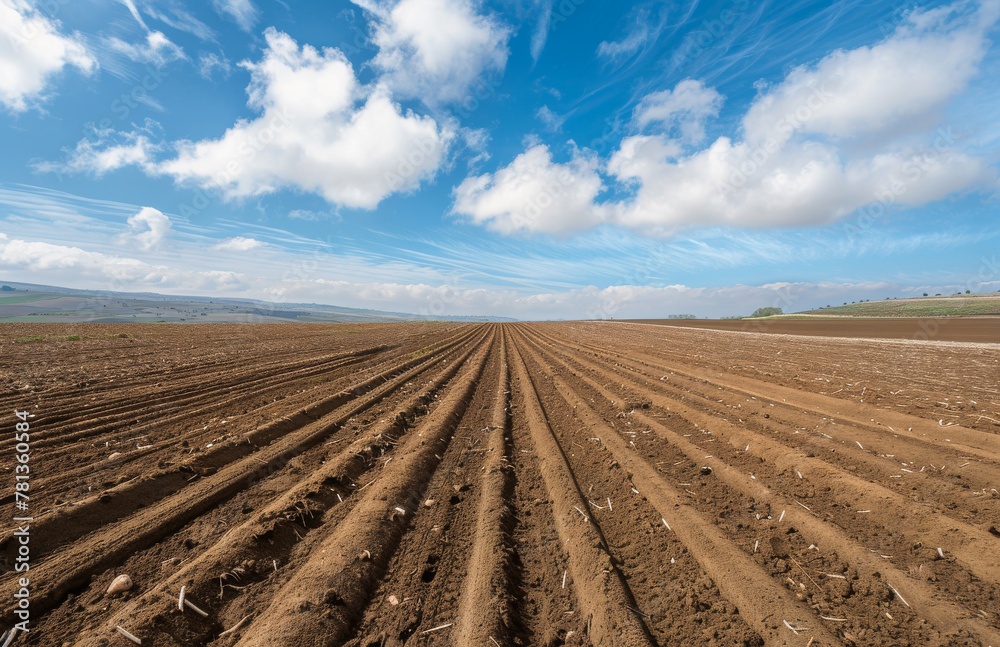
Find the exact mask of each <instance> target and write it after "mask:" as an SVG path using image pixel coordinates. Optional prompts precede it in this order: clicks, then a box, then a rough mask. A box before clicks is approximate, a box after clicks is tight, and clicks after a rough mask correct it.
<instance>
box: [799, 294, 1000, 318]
mask: <svg viewBox="0 0 1000 647" xmlns="http://www.w3.org/2000/svg"><path fill="white" fill-rule="evenodd" d="M797 314H806V315H839V316H848V317H947V316H956V315H989V314H994V315H1000V292H993V293H991V294H963V295H957V294H956V295H952V296H940V297H918V298H915V299H889V300H888V301H869V302H866V303H851V304H848V305H846V306H835V307H833V308H821V309H819V310H806V311H805V312H800V313H797Z"/></svg>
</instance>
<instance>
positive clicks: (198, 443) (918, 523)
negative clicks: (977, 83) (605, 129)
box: [0, 322, 1000, 647]
mask: <svg viewBox="0 0 1000 647" xmlns="http://www.w3.org/2000/svg"><path fill="white" fill-rule="evenodd" d="M827 323H831V322H824V324H827ZM119 334H126V335H128V336H127V337H118V336H117V335H119ZM72 335H83V337H84V338H83V339H79V340H70V339H67V338H68V337H70V336H72ZM38 336H42V337H46V341H37V342H32V341H27V339H28V338H32V337H38ZM17 340H21V341H17ZM0 348H2V349H3V351H4V352H3V353H2V354H0V371H2V372H0V400H2V405H0V410H4V411H8V412H9V413H8V414H7V415H8V418H9V419H8V427H9V428H10V430H11V431H12V432H13V429H14V424H15V422H17V420H16V419H15V418H14V416H13V414H12V413H10V412H12V411H13V410H14V409H17V410H28V411H31V412H33V413H34V414H35V417H34V418H32V419H31V421H30V422H31V462H30V466H31V480H30V483H31V490H30V496H31V499H30V510H29V512H28V513H27V514H30V515H31V516H32V517H33V518H34V521H33V522H31V524H30V525H31V530H30V538H31V539H30V557H31V562H30V564H31V570H30V572H29V573H27V575H28V576H29V577H30V589H31V597H30V609H31V624H30V628H31V631H30V632H29V633H27V634H25V633H18V634H17V637H16V641H15V642H14V644H15V645H46V646H48V645H55V646H61V645H74V646H80V647H84V646H87V647H90V646H97V645H109V646H113V645H128V644H131V643H130V642H129V641H128V639H126V638H125V637H124V636H123V635H122V634H120V633H118V631H117V630H116V626H120V627H121V628H123V629H125V630H127V631H128V632H131V633H132V634H134V635H135V636H137V637H138V638H139V639H141V641H142V645H145V646H150V645H152V646H177V645H212V646H231V645H240V646H244V647H263V646H264V645H268V646H270V645H288V646H292V645H295V646H299V645H303V646H313V645H350V646H351V647H387V646H390V645H395V646H399V645H411V646H412V645H486V646H489V645H497V646H504V647H506V646H509V645H510V646H512V645H542V646H546V647H548V646H555V645H601V646H603V645H625V646H631V645H706V646H707V645H717V646H722V645H755V646H756V645H797V646H801V647H806V646H809V647H819V646H821V645H876V644H877V645H880V646H882V645H884V646H887V647H890V646H902V645H917V644H919V645H949V646H950V645H981V646H983V647H986V646H989V645H1000V564H998V562H997V560H996V559H995V557H994V555H995V554H996V552H997V550H998V548H1000V530H998V529H1000V493H998V492H997V489H996V488H997V487H998V484H1000V387H998V382H1000V380H998V378H1000V345H996V344H983V343H978V344H971V343H969V344H962V343H954V342H937V341H931V342H927V341H918V342H914V341H894V340H883V341H870V340H862V339H834V338H820V337H802V336H788V335H774V334H765V333H760V332H732V331H719V330H707V329H701V328H694V327H683V326H675V327H664V326H650V325H637V324H629V323H618V322H616V323H596V322H592V323H552V324H465V325H462V324H440V323H415V324H333V325H330V324H293V325H239V324H215V325H186V326H185V325H165V324H150V325H142V324H133V325H130V326H124V325H101V324H92V325H88V326H84V327H80V326H61V325H59V326H56V325H39V324H5V325H0ZM4 438H5V439H4V440H3V441H2V442H0V445H2V446H3V450H4V451H5V452H6V454H5V455H6V456H7V457H8V458H6V459H4V461H3V462H2V463H0V466H2V469H3V473H4V474H6V476H5V477H4V479H3V483H4V486H3V489H2V490H0V498H2V500H3V504H4V506H5V507H6V509H7V510H8V511H13V509H14V505H13V504H14V495H13V492H14V463H13V456H14V453H15V447H14V445H15V443H14V438H13V433H10V434H6V435H5V436H4ZM5 493H6V494H5ZM23 514H25V513H24V512H17V513H14V514H11V516H16V515H23ZM16 529H17V527H16V525H15V524H14V523H13V522H9V523H7V524H4V525H3V526H2V527H0V559H3V560H4V574H3V576H2V579H0V618H3V620H0V630H3V629H7V628H8V627H10V626H11V625H12V624H13V622H14V620H13V618H14V616H13V613H12V612H13V608H14V604H15V598H14V594H15V593H16V592H17V590H18V588H19V585H18V578H20V577H23V576H24V575H25V574H24V573H16V572H14V570H13V564H14V563H15V561H14V560H15V558H16V556H17V544H16V543H15V542H16V541H17V538H16V537H15V536H14V535H13V532H14V531H15V530H16ZM939 549H940V550H939ZM121 574H128V575H129V576H130V577H131V579H132V581H133V582H134V586H133V587H132V588H131V590H129V591H127V592H125V593H124V594H114V595H109V594H107V593H106V590H107V588H108V585H109V584H110V583H111V582H112V580H114V579H115V578H116V577H117V576H119V575H121ZM182 587H183V588H184V591H185V596H186V597H187V599H188V600H189V601H190V602H192V603H193V604H194V605H195V606H197V607H198V608H200V609H202V610H203V611H205V612H206V613H207V616H206V617H202V616H201V615H200V614H198V613H197V612H196V611H194V610H193V609H192V608H191V607H185V609H184V610H183V611H181V610H180V609H178V598H179V594H180V591H181V588H182Z"/></svg>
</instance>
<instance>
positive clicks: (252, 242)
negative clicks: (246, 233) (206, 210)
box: [212, 236, 264, 252]
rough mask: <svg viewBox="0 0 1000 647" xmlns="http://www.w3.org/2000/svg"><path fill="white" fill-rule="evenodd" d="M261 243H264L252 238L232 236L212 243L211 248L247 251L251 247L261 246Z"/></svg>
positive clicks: (227, 250)
mask: <svg viewBox="0 0 1000 647" xmlns="http://www.w3.org/2000/svg"><path fill="white" fill-rule="evenodd" d="M263 244H264V243H262V242H261V241H259V240H256V239H253V238H245V237H243V236H234V237H232V238H227V239H225V240H223V241H221V242H219V243H217V244H215V245H213V246H212V249H214V250H218V251H225V252H248V251H250V250H251V249H254V248H257V247H260V246H262V245H263Z"/></svg>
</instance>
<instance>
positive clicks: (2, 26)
mask: <svg viewBox="0 0 1000 647" xmlns="http://www.w3.org/2000/svg"><path fill="white" fill-rule="evenodd" d="M67 66H71V67H75V68H77V69H78V70H80V71H81V72H83V73H84V74H90V73H91V72H92V71H93V70H95V69H96V68H97V61H96V60H95V59H94V57H93V56H91V54H90V52H88V51H87V47H86V46H85V45H84V43H83V40H82V39H81V38H80V36H79V34H75V33H74V34H71V35H65V34H63V33H61V25H60V24H59V22H58V21H54V20H49V19H48V18H46V17H45V16H43V15H41V13H39V12H38V11H37V10H36V9H34V8H33V7H32V5H30V4H29V3H28V2H26V1H25V0H0V103H2V104H3V105H4V106H6V107H7V108H8V109H9V110H11V111H13V112H15V113H16V112H24V111H25V110H27V109H28V105H29V103H30V102H34V101H39V100H44V99H45V98H46V95H47V92H46V90H47V88H48V86H49V84H50V82H51V77H53V76H54V75H55V74H57V73H58V72H60V71H61V70H62V69H63V68H64V67H67Z"/></svg>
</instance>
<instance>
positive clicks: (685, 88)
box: [635, 79, 722, 144]
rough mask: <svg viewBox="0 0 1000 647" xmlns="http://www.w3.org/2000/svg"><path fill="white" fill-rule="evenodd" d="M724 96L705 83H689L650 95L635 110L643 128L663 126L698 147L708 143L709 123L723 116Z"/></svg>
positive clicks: (637, 121)
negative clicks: (714, 118)
mask: <svg viewBox="0 0 1000 647" xmlns="http://www.w3.org/2000/svg"><path fill="white" fill-rule="evenodd" d="M721 106H722V95H721V94H719V93H718V92H717V91H716V90H715V89H714V88H709V87H705V84H704V83H702V82H701V81H696V80H693V79H685V80H683V81H681V82H680V83H678V84H677V85H676V86H675V87H674V89H673V90H663V91H662V92H654V93H652V94H649V95H647V96H646V97H645V98H644V99H643V100H642V101H641V102H640V103H639V106H638V107H637V108H636V110H635V122H636V124H637V125H638V126H639V127H640V128H645V127H646V126H648V125H650V124H659V125H661V126H662V127H663V128H665V129H666V130H667V131H671V130H676V131H677V132H678V134H679V136H680V137H679V138H680V139H681V140H682V141H684V142H686V143H691V144H695V143H698V142H700V141H701V140H703V139H705V122H706V121H707V120H708V119H709V118H710V117H715V116H716V115H718V114H719V108H720V107H721Z"/></svg>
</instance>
